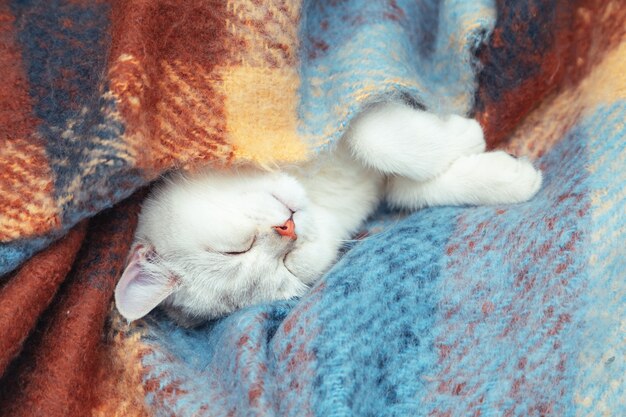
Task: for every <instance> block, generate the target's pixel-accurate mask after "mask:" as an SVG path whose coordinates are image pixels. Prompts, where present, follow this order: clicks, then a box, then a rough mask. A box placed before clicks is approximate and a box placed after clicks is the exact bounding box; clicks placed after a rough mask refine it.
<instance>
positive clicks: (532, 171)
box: [450, 151, 542, 204]
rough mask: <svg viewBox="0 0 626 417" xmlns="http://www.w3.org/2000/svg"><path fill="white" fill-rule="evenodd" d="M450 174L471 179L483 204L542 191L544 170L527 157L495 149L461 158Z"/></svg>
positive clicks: (511, 200) (515, 200)
mask: <svg viewBox="0 0 626 417" xmlns="http://www.w3.org/2000/svg"><path fill="white" fill-rule="evenodd" d="M450 174H452V175H453V176H454V177H457V178H465V179H467V180H468V182H469V184H468V186H469V187H472V188H474V192H475V193H476V195H479V196H480V200H481V201H480V204H509V203H521V202H524V201H528V200H530V199H531V198H532V197H533V196H534V195H535V194H536V193H537V191H539V188H540V187H541V182H542V175H541V171H539V170H538V169H536V168H535V167H534V166H533V165H532V163H531V162H530V161H529V160H527V159H525V158H520V159H517V158H515V157H513V156H511V155H509V154H507V153H506V152H502V151H496V152H487V153H481V154H478V155H470V156H467V157H461V158H459V159H458V160H457V161H456V162H455V163H454V164H453V165H452V167H451V168H450Z"/></svg>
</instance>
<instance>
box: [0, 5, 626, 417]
mask: <svg viewBox="0 0 626 417" xmlns="http://www.w3.org/2000/svg"><path fill="white" fill-rule="evenodd" d="M0 73H1V74H2V76H3V77H2V80H0V83H1V84H2V87H0V149H1V150H0V416H25V415H28V416H46V417H49V416H51V417H54V416H65V415H77V416H78V415H80V416H82V415H94V416H115V415H118V416H131V415H132V416H181V417H182V416H192V415H193V416H197V415H202V416H204V415H207V416H209V415H210V416H233V415H264V416H265V415H285V416H301V415H311V416H313V415H319V416H349V415H359V416H366V415H376V416H383V415H394V416H404V415H411V416H413V415H415V416H442V417H443V416H466V415H467V416H480V415H498V416H500V415H502V416H548V415H552V416H577V415H585V416H587V415H589V416H594V415H598V416H600V415H602V416H605V415H615V416H620V415H623V414H624V413H626V404H624V398H626V384H625V381H624V375H626V357H625V356H624V352H625V351H626V344H625V343H626V342H625V339H624V337H623V334H624V332H623V328H624V324H623V321H624V317H626V280H625V279H624V278H625V275H624V272H623V271H625V270H626V263H625V262H626V261H625V260H626V256H624V255H626V252H625V251H624V248H623V244H621V243H622V242H623V241H624V240H625V238H626V216H624V212H625V204H624V195H625V193H626V171H624V169H623V167H624V166H625V164H626V140H625V139H626V130H625V129H626V127H625V125H624V120H626V9H624V8H623V7H622V5H621V2H619V1H618V0H609V1H606V0H575V1H561V0H529V1H526V2H505V1H499V0H498V1H490V0H480V1H472V2H468V1H461V0H453V1H435V0H428V1H422V2H414V1H409V0H389V1H387V0H384V1H383V0H380V1H378V0H377V1H367V2H365V1H357V0H345V1H320V0H305V1H286V0H284V1H281V0H262V1H257V0H254V1H252V0H229V1H217V0H215V1H212V0H211V1H200V0H190V1H186V2H177V1H173V0H155V1H146V0H119V1H108V0H98V1H76V0H73V1H69V0H53V1H28V2H24V1H17V0H15V1H7V2H2V3H0ZM394 98H402V99H405V100H409V101H411V102H413V103H415V104H416V105H420V106H423V107H424V108H425V109H427V110H428V111H433V112H437V113H442V114H445V113H459V114H470V115H474V116H475V117H476V118H477V119H478V120H479V121H480V122H481V124H482V125H483V127H484V129H485V132H486V137H487V140H488V143H489V145H490V146H491V147H498V148H501V149H504V150H506V151H508V152H510V153H513V154H516V155H519V156H522V157H528V158H530V159H531V160H533V161H535V163H536V164H537V165H538V166H539V167H541V169H542V170H543V172H544V180H545V181H544V186H543V188H542V189H541V190H540V192H539V194H538V195H537V196H536V198H534V199H533V200H532V201H530V202H528V203H524V204H518V205H510V206H494V207H444V208H433V209H426V210H421V211H418V212H416V213H413V214H412V215H410V216H404V215H401V214H400V213H395V212H392V211H389V210H387V209H385V208H381V210H379V212H377V214H376V216H375V217H374V218H373V219H371V221H370V222H369V223H368V224H367V225H365V226H364V230H363V233H361V234H360V236H368V237H367V238H366V239H364V240H363V241H359V242H357V243H356V244H354V246H353V247H352V248H350V249H349V250H347V251H346V253H345V254H344V255H343V257H342V259H341V260H340V261H339V262H338V264H337V265H335V267H333V269H332V270H331V271H330V272H329V273H328V274H327V275H326V276H325V277H324V278H323V279H322V280H321V281H320V282H319V283H318V284H317V285H315V286H314V288H312V290H311V291H310V292H309V293H308V294H307V295H306V296H304V297H303V298H302V299H301V300H290V301H284V302H277V303H271V304H268V305H259V306H253V307H250V308H248V309H245V310H242V311H239V312H236V313H234V314H233V315H231V316H229V317H226V318H223V319H221V320H217V321H214V322H211V323H207V324H205V325H203V326H201V327H199V328H196V329H192V330H188V329H182V328H179V327H177V326H175V325H174V324H173V323H171V322H170V321H169V320H168V319H167V318H166V317H165V316H164V315H162V314H161V313H160V312H158V311H157V312H155V313H153V314H151V315H149V316H148V317H147V318H146V319H144V320H141V321H138V322H135V323H133V324H132V325H129V324H128V323H125V322H124V321H123V320H122V319H121V318H120V316H119V315H118V314H117V313H116V312H115V309H114V306H113V305H112V303H111V296H112V291H113V288H114V286H115V282H116V280H117V279H118V277H119V275H120V271H121V270H122V269H123V267H124V262H125V257H126V253H127V251H128V247H129V245H130V243H131V240H132V236H133V233H134V227H135V224H136V218H137V213H138V211H139V207H140V203H141V200H142V198H143V196H144V195H145V191H144V190H143V188H142V187H143V186H144V185H146V184H149V183H150V182H151V181H153V180H155V179H157V178H158V177H159V176H160V175H162V174H165V173H167V172H168V171H170V170H172V169H188V170H193V169H196V168H197V167H199V166H203V165H206V164H210V165H212V166H213V167H215V169H222V168H224V167H229V166H232V165H234V164H239V163H255V164H258V165H260V166H265V167H274V166H277V165H280V164H282V163H294V162H298V161H304V160H306V159H308V158H312V157H314V156H315V155H316V153H317V152H319V151H320V150H323V149H325V148H327V147H328V146H332V144H333V143H334V142H335V141H336V140H338V139H339V138H340V137H341V135H342V134H343V132H344V130H345V128H346V126H347V125H348V123H349V121H350V119H351V118H352V117H354V116H355V115H356V114H358V112H359V111H360V110H362V109H363V108H365V107H367V106H368V105H371V104H372V103H374V102H376V101H380V100H387V99H394ZM133 194H134V195H133ZM129 196H130V197H129Z"/></svg>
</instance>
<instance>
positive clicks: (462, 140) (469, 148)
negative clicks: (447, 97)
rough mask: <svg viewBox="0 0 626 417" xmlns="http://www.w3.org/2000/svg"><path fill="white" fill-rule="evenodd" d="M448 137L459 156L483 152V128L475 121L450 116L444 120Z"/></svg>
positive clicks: (484, 146) (484, 144)
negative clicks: (448, 130)
mask: <svg viewBox="0 0 626 417" xmlns="http://www.w3.org/2000/svg"><path fill="white" fill-rule="evenodd" d="M445 123H446V124H447V127H448V129H450V132H449V136H450V138H451V140H452V142H453V144H454V146H456V147H457V148H458V149H459V151H460V154H461V155H475V154H479V153H482V152H485V149H486V143H485V136H484V134H483V128H482V126H480V123H478V122H477V121H476V120H475V119H468V118H466V117H461V116H457V115H450V116H448V118H447V119H446V121H445Z"/></svg>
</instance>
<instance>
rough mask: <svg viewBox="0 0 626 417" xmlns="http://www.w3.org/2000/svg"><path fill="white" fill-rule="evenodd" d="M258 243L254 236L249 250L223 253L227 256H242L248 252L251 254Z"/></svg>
mask: <svg viewBox="0 0 626 417" xmlns="http://www.w3.org/2000/svg"><path fill="white" fill-rule="evenodd" d="M255 242H256V236H254V237H253V238H252V241H251V242H250V244H249V246H248V249H244V250H235V251H230V252H223V253H224V254H226V255H242V254H244V253H246V252H249V251H250V250H251V249H252V248H253V247H254V243H255Z"/></svg>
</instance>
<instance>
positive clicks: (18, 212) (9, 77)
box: [0, 3, 60, 242]
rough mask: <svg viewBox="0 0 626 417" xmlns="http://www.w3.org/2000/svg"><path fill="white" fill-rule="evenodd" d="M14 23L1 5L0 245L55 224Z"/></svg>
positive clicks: (50, 179) (47, 169)
mask: <svg viewBox="0 0 626 417" xmlns="http://www.w3.org/2000/svg"><path fill="white" fill-rule="evenodd" d="M14 23H15V17H14V16H13V15H12V14H11V11H10V10H9V7H8V6H7V5H6V4H5V3H2V4H0V73H2V81H1V82H0V149H1V150H2V151H1V152H0V242H7V241H10V240H13V239H17V238H23V237H27V236H32V235H41V234H44V233H46V232H48V231H50V230H51V229H55V228H58V227H59V224H60V215H59V211H58V207H57V205H56V204H55V201H54V177H53V174H52V171H51V169H50V165H49V164H48V160H47V157H46V151H45V143H44V142H43V140H42V139H41V138H40V137H39V136H38V134H37V132H36V130H37V125H38V122H39V121H38V120H37V119H36V117H35V116H34V115H33V114H32V102H31V99H30V96H29V95H28V81H27V79H26V75H25V73H24V68H23V65H22V56H21V53H20V51H19V46H18V45H17V41H16V39H15V33H14V30H15V29H14Z"/></svg>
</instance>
